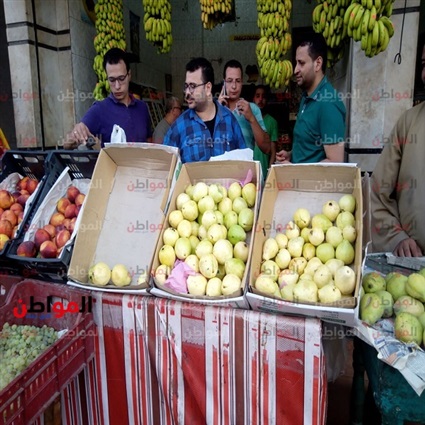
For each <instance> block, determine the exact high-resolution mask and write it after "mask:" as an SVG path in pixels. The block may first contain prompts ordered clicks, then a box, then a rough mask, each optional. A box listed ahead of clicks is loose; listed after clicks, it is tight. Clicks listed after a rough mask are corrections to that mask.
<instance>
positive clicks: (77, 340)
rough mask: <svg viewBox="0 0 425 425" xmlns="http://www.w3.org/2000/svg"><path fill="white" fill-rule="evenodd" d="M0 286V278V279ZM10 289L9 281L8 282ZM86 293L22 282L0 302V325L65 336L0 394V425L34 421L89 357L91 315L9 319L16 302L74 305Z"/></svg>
mask: <svg viewBox="0 0 425 425" xmlns="http://www.w3.org/2000/svg"><path fill="white" fill-rule="evenodd" d="M0 282H1V279H0ZM7 283H8V285H6V287H7V286H10V283H11V280H10V279H8V282H7ZM89 294H90V292H88V291H84V290H78V289H74V288H70V287H67V286H64V285H59V284H55V283H46V282H41V281H37V280H30V279H24V280H22V281H21V282H18V283H15V284H13V285H11V286H10V290H9V291H8V294H7V295H6V299H5V302H4V303H3V305H0V324H2V325H3V323H5V322H9V323H10V324H17V325H34V326H43V325H47V326H51V327H53V328H54V329H56V330H58V331H60V330H64V329H67V332H66V334H65V335H63V336H62V337H61V338H59V339H58V340H57V341H56V342H55V343H54V344H53V345H52V346H50V347H49V348H48V349H47V350H45V351H44V352H43V353H42V354H41V355H40V356H39V357H38V358H37V359H35V360H34V362H33V363H31V365H29V366H28V367H27V368H26V369H25V370H24V371H23V372H22V373H21V374H20V375H19V376H17V377H16V378H15V379H14V380H13V381H12V382H11V383H10V384H9V385H8V386H7V387H6V388H4V389H3V390H2V391H0V425H11V424H13V425H18V424H29V423H31V421H32V420H34V419H35V418H37V417H38V416H39V415H40V414H41V413H42V412H43V411H44V410H45V409H46V407H47V406H48V405H49V404H50V403H51V402H52V401H53V400H54V399H55V397H57V395H58V394H59V393H60V391H61V390H62V389H63V388H64V387H65V386H66V385H67V384H68V383H69V382H70V381H71V380H72V379H73V378H74V377H75V376H76V375H77V374H78V373H79V372H80V371H81V370H82V369H83V368H84V367H85V366H86V364H87V362H88V359H91V358H92V357H93V356H94V335H95V329H96V328H95V325H94V322H93V315H92V314H91V313H88V312H87V313H76V314H71V313H67V314H65V315H64V316H63V317H61V318H57V317H55V316H54V314H50V315H49V314H46V313H39V314H37V313H32V314H31V315H30V317H28V314H27V315H26V317H23V318H16V317H15V315H14V314H13V309H14V307H16V306H18V300H22V303H23V304H25V305H27V306H28V305H30V296H33V297H34V301H35V302H41V303H46V300H47V297H48V296H52V297H54V298H53V300H55V301H54V302H56V301H59V300H62V302H63V301H64V300H67V301H73V302H76V303H77V304H78V305H81V300H82V297H84V296H86V297H87V296H89Z"/></svg>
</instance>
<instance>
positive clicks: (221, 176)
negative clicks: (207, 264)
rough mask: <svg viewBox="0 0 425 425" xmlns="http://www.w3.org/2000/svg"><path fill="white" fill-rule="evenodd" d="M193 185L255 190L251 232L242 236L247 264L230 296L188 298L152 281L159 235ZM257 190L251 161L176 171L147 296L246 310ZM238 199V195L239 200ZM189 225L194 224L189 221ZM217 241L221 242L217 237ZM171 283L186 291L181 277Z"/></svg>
mask: <svg viewBox="0 0 425 425" xmlns="http://www.w3.org/2000/svg"><path fill="white" fill-rule="evenodd" d="M197 183H205V185H206V186H205V187H208V186H210V185H212V184H215V185H221V186H223V187H224V188H225V190H226V191H227V190H228V188H229V187H230V186H231V185H232V184H233V183H239V185H240V186H241V187H243V186H244V185H245V184H248V183H252V184H253V185H255V189H256V193H255V195H254V196H255V201H254V202H251V204H252V205H251V208H252V210H253V213H252V217H253V223H252V230H249V231H246V232H244V233H246V243H247V244H248V255H247V260H246V263H245V264H246V266H245V269H244V271H243V274H242V273H241V276H240V278H241V279H240V282H239V285H240V287H239V288H237V289H236V291H233V293H230V294H227V295H218V296H208V295H195V294H191V293H190V291H187V290H186V292H183V291H182V292H178V291H176V290H173V289H171V288H170V287H169V286H167V285H163V284H162V285H159V284H158V283H157V281H156V280H155V279H154V275H155V272H156V271H157V270H158V267H160V264H161V263H160V260H159V252H160V250H161V249H162V247H163V246H164V242H163V235H164V232H165V231H166V230H167V229H168V228H169V227H171V225H170V214H171V213H172V212H174V211H175V210H176V209H177V199H178V197H179V195H180V194H182V193H184V192H185V190H186V189H187V188H188V187H190V186H193V187H195V188H196V184H197ZM261 189H262V186H261V179H260V167H259V164H258V163H257V162H254V161H238V160H227V161H226V160H217V161H212V162H205V163H203V162H194V163H188V164H184V165H183V167H182V169H181V171H180V174H179V177H178V179H177V182H176V185H175V188H174V191H173V195H172V198H171V201H170V207H169V210H168V214H167V217H166V220H165V223H164V226H163V228H162V229H161V234H160V238H159V240H160V242H159V243H158V245H157V248H156V251H155V255H154V260H153V266H152V270H153V272H152V278H151V289H150V291H149V292H150V293H151V294H153V295H155V296H159V297H164V298H169V299H174V300H178V301H186V302H194V303H200V304H214V305H221V306H228V307H229V306H230V307H238V308H249V305H248V303H247V300H246V298H245V292H246V282H247V279H248V271H249V264H250V259H251V252H252V250H253V233H254V232H255V229H256V222H257V211H258V208H259V204H260V202H259V201H260V196H259V194H260V193H261ZM208 190H209V189H208ZM239 198H241V195H240V196H239ZM242 200H243V199H242ZM191 202H193V203H194V204H195V207H196V209H197V211H198V208H199V207H198V206H196V203H195V202H194V201H193V200H192V201H191ZM200 202H201V201H200ZM244 202H245V201H244ZM230 205H232V202H230ZM232 208H233V207H232ZM207 212H209V211H207ZM196 215H197V216H198V212H197V213H196ZM199 216H201V214H199ZM236 217H238V215H237V214H236ZM193 221H195V222H196V220H193ZM191 224H192V223H191ZM198 224H199V223H198ZM238 227H239V226H238ZM229 230H230V228H229ZM229 234H230V232H228V231H227V230H226V235H229ZM226 238H227V239H229V237H228V236H226ZM226 238H224V239H226ZM207 239H208V238H207ZM221 239H223V238H222V237H221ZM202 242H203V241H201V243H202ZM211 247H212V245H211ZM232 249H233V247H232ZM174 268H175V266H174ZM171 274H172V273H171ZM172 275H173V274H172ZM198 275H199V273H198ZM173 279H176V280H180V282H179V285H178V286H179V287H183V288H185V287H187V285H186V282H181V281H182V280H184V277H183V278H180V277H179V278H175V277H173ZM223 279H224V278H223Z"/></svg>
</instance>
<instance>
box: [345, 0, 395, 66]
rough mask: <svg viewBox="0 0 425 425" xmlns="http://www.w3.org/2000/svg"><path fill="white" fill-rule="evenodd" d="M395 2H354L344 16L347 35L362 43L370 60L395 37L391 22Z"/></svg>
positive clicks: (386, 0) (390, 0) (365, 0)
mask: <svg viewBox="0 0 425 425" xmlns="http://www.w3.org/2000/svg"><path fill="white" fill-rule="evenodd" d="M394 1H395V0H361V1H360V2H356V1H353V2H352V3H351V4H350V6H349V7H348V8H347V10H346V12H345V15H344V25H345V26H346V27H347V34H348V36H349V37H352V38H353V40H354V41H360V43H361V49H362V50H364V52H365V55H366V56H367V57H369V58H371V57H373V56H375V55H377V54H378V53H381V52H383V51H384V50H386V48H387V47H388V44H389V42H390V38H391V37H392V36H393V35H394V26H393V23H392V22H391V20H390V17H391V15H392V13H393V3H394Z"/></svg>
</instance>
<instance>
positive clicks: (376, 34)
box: [372, 21, 379, 48]
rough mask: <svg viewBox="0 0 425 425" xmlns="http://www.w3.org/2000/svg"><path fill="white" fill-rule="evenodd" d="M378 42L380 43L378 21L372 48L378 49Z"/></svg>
mask: <svg viewBox="0 0 425 425" xmlns="http://www.w3.org/2000/svg"><path fill="white" fill-rule="evenodd" d="M378 42H379V25H378V21H376V22H375V25H374V26H373V31H372V48H373V47H376V46H377V45H378Z"/></svg>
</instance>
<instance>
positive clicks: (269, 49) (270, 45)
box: [255, 0, 293, 89]
mask: <svg viewBox="0 0 425 425" xmlns="http://www.w3.org/2000/svg"><path fill="white" fill-rule="evenodd" d="M291 10H292V4H291V0H275V1H270V0H257V12H258V19H257V24H258V27H259V28H260V39H259V40H258V42H257V45H256V48H255V52H256V54H257V62H258V66H259V68H260V75H261V77H262V78H263V79H264V81H265V83H266V84H268V85H270V87H273V88H275V89H278V88H284V87H287V86H288V85H289V82H290V79H291V77H292V74H293V69H292V62H291V61H290V60H287V59H283V58H284V55H286V53H288V52H289V51H290V49H291V47H292V37H291V33H290V32H289V19H290V17H291Z"/></svg>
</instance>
